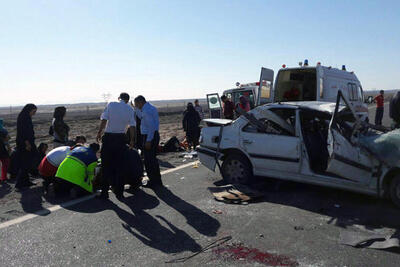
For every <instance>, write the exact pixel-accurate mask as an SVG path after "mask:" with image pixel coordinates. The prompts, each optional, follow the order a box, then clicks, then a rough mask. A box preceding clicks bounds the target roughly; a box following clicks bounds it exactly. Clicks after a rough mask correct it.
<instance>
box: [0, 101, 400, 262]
mask: <svg viewBox="0 0 400 267" xmlns="http://www.w3.org/2000/svg"><path fill="white" fill-rule="evenodd" d="M387 111H388V108H387V109H386V113H385V119H384V125H386V126H389V125H390V120H389V119H388V116H387ZM370 114H371V121H373V115H374V108H373V107H371V108H370ZM259 179H260V185H259V187H260V189H262V190H263V192H264V193H265V196H264V197H263V198H262V199H260V200H259V201H258V202H256V203H250V204H249V205H229V204H224V203H220V202H216V201H215V200H214V199H213V197H212V195H211V194H210V192H209V191H208V189H207V188H208V187H210V186H215V184H219V183H220V176H219V174H218V173H213V172H210V171H208V170H207V169H206V168H204V167H202V166H201V165H200V167H199V168H193V167H192V166H188V167H186V168H183V169H178V170H176V171H170V172H169V173H167V174H164V175H163V180H164V183H165V184H166V185H167V187H166V188H165V189H163V190H159V191H156V192H154V191H152V190H149V189H140V190H138V191H135V192H126V193H125V195H126V196H127V199H126V201H125V202H124V203H121V202H119V201H118V200H116V199H115V198H114V197H113V196H112V197H111V199H110V200H109V201H102V200H97V199H93V198H88V199H86V200H85V201H82V202H79V203H77V204H75V205H71V203H69V204H68V203H67V204H66V205H64V204H61V205H59V206H58V205H57V206H53V204H59V203H63V202H64V201H67V200H68V198H63V199H61V200H58V202H49V201H44V202H42V201H40V203H39V202H38V205H37V206H29V205H27V207H29V208H22V209H21V207H15V209H11V211H12V210H14V211H16V212H14V213H15V214H12V216H10V217H9V218H6V219H4V221H2V222H1V221H0V265H1V266H71V265H72V266H163V265H171V266H176V265H187V266H194V265H209V266H232V265H244V266H254V265H270V266H280V265H286V266H291V265H292V266H296V265H298V266H398V265H399V264H398V263H399V262H400V250H399V249H392V250H373V249H361V248H353V247H349V246H345V245H341V244H339V237H340V233H341V232H342V231H344V230H349V231H356V232H359V231H374V232H381V233H382V232H384V233H397V234H400V212H399V210H398V209H396V208H395V207H394V206H393V205H392V204H391V203H390V202H389V201H387V200H379V199H375V198H372V197H368V196H363V195H359V194H355V193H350V192H344V191H340V190H333V189H326V188H321V187H317V186H310V185H303V184H297V183H290V182H278V181H274V180H272V179H266V178H259ZM22 198H23V196H22ZM33 200H34V199H26V200H25V202H23V201H21V203H27V202H32V201H33ZM13 203H14V202H13ZM21 203H20V204H21ZM17 204H18V203H17ZM17 204H15V203H14V204H12V205H17ZM6 205H8V202H7V203H4V204H3V207H2V208H3V209H4V208H5V207H4V206H6ZM10 205H11V204H10ZM7 208H8V210H10V207H7ZM40 209H43V210H42V212H39V213H38V214H39V216H37V215H34V214H33V213H37V210H40ZM32 214H33V215H32ZM226 236H231V237H232V239H231V240H229V241H228V242H227V243H225V244H223V245H221V246H220V247H217V248H213V249H209V250H207V251H205V252H202V253H200V254H199V255H197V256H195V257H193V258H190V259H188V260H187V261H186V262H184V263H180V264H178V263H172V264H171V263H166V262H168V261H170V260H173V259H176V258H181V257H188V256H190V255H192V254H193V253H195V252H197V251H199V250H201V248H205V247H207V245H209V244H211V243H213V242H215V241H216V240H219V239H221V238H224V237H226Z"/></svg>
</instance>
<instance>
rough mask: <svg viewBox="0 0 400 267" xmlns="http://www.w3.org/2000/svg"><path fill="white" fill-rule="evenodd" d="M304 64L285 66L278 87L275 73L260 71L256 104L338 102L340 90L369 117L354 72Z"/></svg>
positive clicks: (281, 70) (362, 113)
mask: <svg viewBox="0 0 400 267" xmlns="http://www.w3.org/2000/svg"><path fill="white" fill-rule="evenodd" d="M305 63H307V61H305ZM305 65H306V66H300V67H296V68H286V66H285V65H283V66H282V67H283V68H282V69H280V70H279V71H278V75H277V76H276V79H275V84H273V79H274V71H273V70H271V69H267V68H261V75H260V82H259V88H258V92H257V93H256V99H257V103H256V105H257V106H258V105H262V104H266V103H274V102H289V101H322V102H336V97H337V94H338V91H339V90H341V91H342V92H343V94H344V96H345V97H346V98H347V99H349V101H350V103H351V105H352V106H353V108H354V109H355V111H356V112H357V114H359V115H361V116H362V117H364V118H367V117H368V107H367V105H366V104H365V103H364V93H363V90H362V87H361V83H360V81H359V80H358V78H357V76H356V75H355V74H354V72H348V71H346V69H345V66H343V67H342V70H340V69H337V68H332V67H325V66H321V64H320V63H318V64H317V65H316V66H308V63H307V64H305ZM271 88H273V89H272V90H271Z"/></svg>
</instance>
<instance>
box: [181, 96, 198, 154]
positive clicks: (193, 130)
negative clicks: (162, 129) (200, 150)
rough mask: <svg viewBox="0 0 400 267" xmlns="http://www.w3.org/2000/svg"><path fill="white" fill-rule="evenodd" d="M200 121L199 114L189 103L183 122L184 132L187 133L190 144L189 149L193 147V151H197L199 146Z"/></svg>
mask: <svg viewBox="0 0 400 267" xmlns="http://www.w3.org/2000/svg"><path fill="white" fill-rule="evenodd" d="M200 121H201V119H200V115H199V113H198V112H197V111H196V110H195V108H194V107H193V104H192V103H190V102H189V103H188V104H187V109H186V111H185V112H184V114H183V120H182V125H183V130H184V131H185V133H186V140H187V141H188V143H189V148H191V146H193V149H196V146H197V145H198V144H199V138H200V127H199V124H200Z"/></svg>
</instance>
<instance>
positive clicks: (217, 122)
mask: <svg viewBox="0 0 400 267" xmlns="http://www.w3.org/2000/svg"><path fill="white" fill-rule="evenodd" d="M203 121H204V122H205V123H210V124H214V125H228V124H230V123H232V120H227V119H204V120H203Z"/></svg>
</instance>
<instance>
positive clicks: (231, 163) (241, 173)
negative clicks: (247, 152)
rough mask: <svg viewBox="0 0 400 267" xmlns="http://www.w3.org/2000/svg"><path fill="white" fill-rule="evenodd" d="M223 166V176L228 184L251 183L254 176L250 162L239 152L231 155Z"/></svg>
mask: <svg viewBox="0 0 400 267" xmlns="http://www.w3.org/2000/svg"><path fill="white" fill-rule="evenodd" d="M221 168H222V177H223V178H224V180H225V182H226V183H228V184H249V183H250V182H251V180H252V178H253V172H252V168H251V164H250V162H249V161H248V159H247V158H246V157H244V156H242V155H239V154H232V155H229V156H228V157H227V158H226V159H225V160H224V162H223V163H222V167H221Z"/></svg>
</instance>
